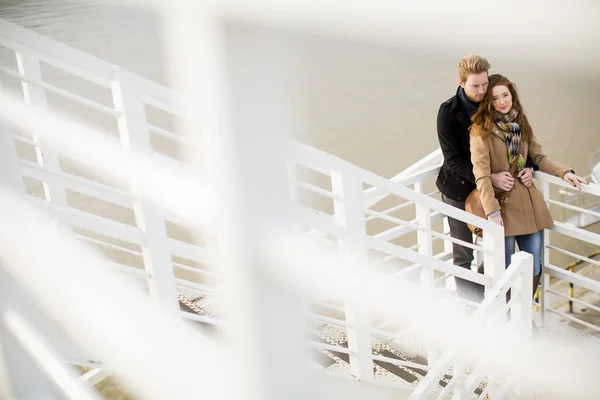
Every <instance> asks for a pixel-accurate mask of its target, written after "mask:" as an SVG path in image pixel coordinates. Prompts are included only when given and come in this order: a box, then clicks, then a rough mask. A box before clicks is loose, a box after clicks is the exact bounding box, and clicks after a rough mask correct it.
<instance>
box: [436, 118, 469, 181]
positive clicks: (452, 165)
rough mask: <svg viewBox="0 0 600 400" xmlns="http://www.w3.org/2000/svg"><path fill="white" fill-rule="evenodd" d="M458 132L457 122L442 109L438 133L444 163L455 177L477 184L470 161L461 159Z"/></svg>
mask: <svg viewBox="0 0 600 400" xmlns="http://www.w3.org/2000/svg"><path fill="white" fill-rule="evenodd" d="M456 130H457V126H456V122H455V121H453V117H452V115H450V114H448V113H447V112H446V111H445V110H444V109H443V107H440V110H439V111H438V116H437V131H438V140H439V141H440V149H441V150H442V154H443V155H444V163H446V165H447V167H448V168H449V169H450V171H452V173H453V174H454V175H457V176H460V177H461V178H463V179H466V180H467V181H469V182H471V183H475V176H473V166H472V165H471V163H469V161H468V160H465V159H464V158H463V157H461V151H460V149H459V148H458V143H457V142H458V140H457V139H458V135H459V132H457V131H456Z"/></svg>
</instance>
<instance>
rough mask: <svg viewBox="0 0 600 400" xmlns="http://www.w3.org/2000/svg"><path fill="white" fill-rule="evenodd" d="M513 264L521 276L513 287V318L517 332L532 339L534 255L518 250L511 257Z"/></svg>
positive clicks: (524, 338)
mask: <svg viewBox="0 0 600 400" xmlns="http://www.w3.org/2000/svg"><path fill="white" fill-rule="evenodd" d="M511 265H515V266H517V268H518V269H519V272H518V273H519V278H517V280H516V281H515V283H514V284H513V285H512V287H511V299H512V305H511V319H516V321H517V325H516V326H515V327H514V328H515V329H516V333H517V334H518V335H519V336H520V337H521V338H522V339H523V340H528V339H531V317H532V314H533V306H532V305H531V286H532V285H533V256H532V255H531V254H528V253H525V252H522V251H520V252H518V253H517V254H514V255H513V256H512V258H511Z"/></svg>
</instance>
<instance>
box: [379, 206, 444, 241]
mask: <svg viewBox="0 0 600 400" xmlns="http://www.w3.org/2000/svg"><path fill="white" fill-rule="evenodd" d="M430 215H431V216H430V219H431V223H432V224H433V223H435V222H437V221H440V220H443V219H444V218H445V215H444V214H442V213H439V212H437V211H436V212H432V213H431V214H430ZM418 222H419V221H418V219H416V218H415V219H413V220H411V221H410V223H411V224H417V223H418ZM410 232H412V230H411V229H410V227H407V226H395V227H393V228H390V229H388V230H386V231H383V232H380V233H378V234H376V235H375V236H374V237H375V238H377V239H380V240H383V241H386V242H388V241H390V240H394V239H397V238H399V237H400V236H403V235H406V234H408V233H410Z"/></svg>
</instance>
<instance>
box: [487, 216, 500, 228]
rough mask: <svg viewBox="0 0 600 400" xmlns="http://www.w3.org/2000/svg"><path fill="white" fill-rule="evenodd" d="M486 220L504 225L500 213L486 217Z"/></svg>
mask: <svg viewBox="0 0 600 400" xmlns="http://www.w3.org/2000/svg"><path fill="white" fill-rule="evenodd" d="M488 220H490V221H492V222H495V223H497V224H498V225H501V226H504V220H503V219H502V214H498V215H496V216H494V217H488Z"/></svg>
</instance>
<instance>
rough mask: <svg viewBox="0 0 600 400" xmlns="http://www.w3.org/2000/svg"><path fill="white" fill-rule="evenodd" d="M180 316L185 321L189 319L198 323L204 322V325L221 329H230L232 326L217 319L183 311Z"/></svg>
mask: <svg viewBox="0 0 600 400" xmlns="http://www.w3.org/2000/svg"><path fill="white" fill-rule="evenodd" d="M180 316H181V318H184V319H189V320H192V321H197V322H204V323H207V324H210V325H216V326H218V327H220V328H228V327H230V326H231V324H230V323H229V322H227V321H223V320H221V319H217V318H213V317H207V316H205V315H199V314H193V313H191V312H188V311H181V313H180Z"/></svg>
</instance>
